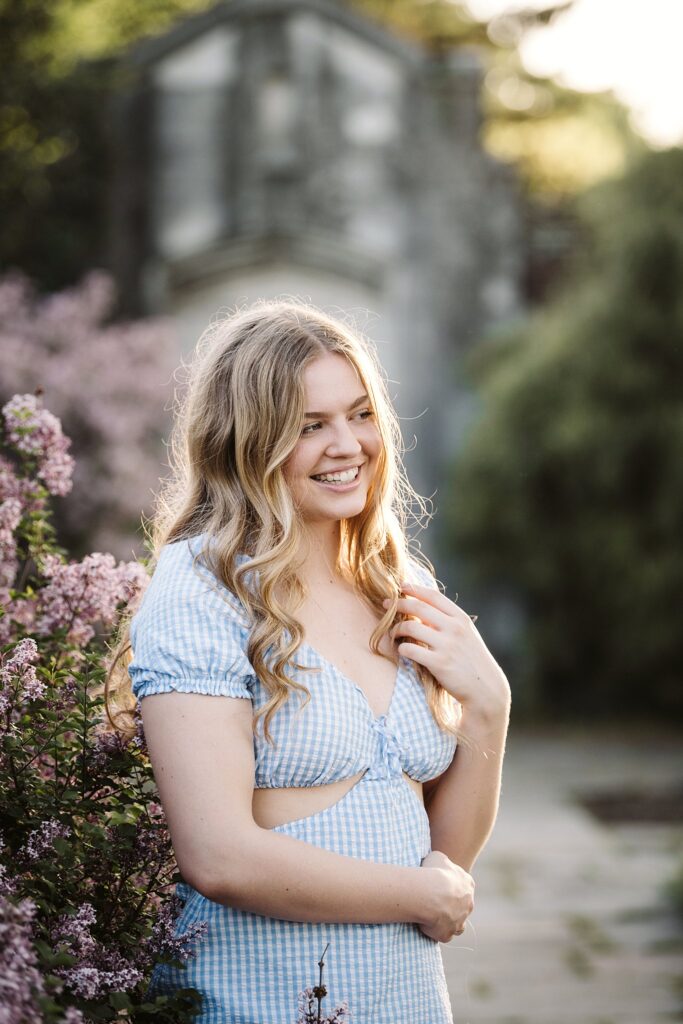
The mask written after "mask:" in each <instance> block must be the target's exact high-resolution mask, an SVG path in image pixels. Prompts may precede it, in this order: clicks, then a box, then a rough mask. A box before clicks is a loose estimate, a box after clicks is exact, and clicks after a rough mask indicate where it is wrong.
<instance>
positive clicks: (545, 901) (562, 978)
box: [441, 723, 683, 1024]
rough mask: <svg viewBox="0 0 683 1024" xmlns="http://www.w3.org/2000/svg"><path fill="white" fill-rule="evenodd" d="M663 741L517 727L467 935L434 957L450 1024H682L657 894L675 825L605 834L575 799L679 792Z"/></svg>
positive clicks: (676, 971) (681, 979)
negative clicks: (616, 792)
mask: <svg viewBox="0 0 683 1024" xmlns="http://www.w3.org/2000/svg"><path fill="white" fill-rule="evenodd" d="M680 752H681V742H680V738H678V737H676V736H675V735H673V734H666V733H664V732H663V731H662V730H661V729H654V728H647V727H643V728H642V730H641V731H640V732H639V733H636V732H635V731H634V730H633V727H630V730H629V731H628V732H625V731H621V732H619V731H613V732H611V733H610V732H607V731H606V730H604V729H602V730H599V729H590V730H588V729H579V728H573V729H572V730H552V729H548V728H545V729H544V730H542V731H541V730H533V731H532V730H529V729H516V728H515V727H514V723H513V725H512V726H511V731H510V736H509V738H508V748H507V754H506V761H505V766H504V775H503V789H502V795H501V806H500V811H499V815H498V820H497V823H496V826H495V829H494V832H493V834H492V836H491V838H490V839H489V842H488V844H487V846H486V847H485V849H484V850H483V852H482V853H481V855H480V857H479V859H478V860H477V862H476V863H475V865H474V868H473V875H474V878H475V880H476V883H477V889H476V892H475V909H474V912H473V914H472V916H471V918H470V919H469V921H468V924H467V927H466V930H465V933H464V934H463V935H462V936H461V937H459V938H454V939H453V940H452V941H451V942H450V943H449V944H448V945H444V946H442V947H441V948H442V952H443V957H444V964H445V968H446V976H447V978H448V984H449V989H450V993H451V1002H452V1005H453V1014H454V1019H455V1024H660V1022H664V1021H683V1010H682V1008H683V971H682V969H681V965H682V961H683V958H682V957H681V953H682V952H683V927H682V926H681V923H680V921H679V920H678V919H677V917H676V915H675V914H674V913H673V911H672V910H671V909H670V907H669V906H668V904H667V900H666V897H665V896H664V894H663V893H662V891H661V886H662V882H663V881H664V879H666V878H668V877H669V876H670V875H671V874H672V872H673V871H674V868H675V866H676V864H677V863H678V862H680V857H681V854H682V853H683V842H682V840H683V824H681V825H679V826H675V825H651V824H629V825H604V824H601V823H599V822H598V821H597V820H596V819H595V818H594V817H593V816H592V815H591V814H589V812H588V811H586V810H585V809H584V808H582V807H581V806H580V805H579V803H578V802H577V801H576V799H575V794H576V793H587V792H590V791H591V790H593V789H595V790H598V789H599V790H602V789H605V788H611V787H614V788H615V789H618V788H620V787H621V786H625V785H630V784H636V785H638V784H650V785H666V784H671V783H675V782H680V779H681V776H683V760H682V759H681V756H680Z"/></svg>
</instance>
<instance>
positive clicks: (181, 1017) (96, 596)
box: [0, 394, 203, 1024]
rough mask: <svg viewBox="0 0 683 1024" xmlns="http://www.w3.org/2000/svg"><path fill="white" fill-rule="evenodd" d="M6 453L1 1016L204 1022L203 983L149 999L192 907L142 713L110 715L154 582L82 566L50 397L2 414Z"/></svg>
mask: <svg viewBox="0 0 683 1024" xmlns="http://www.w3.org/2000/svg"><path fill="white" fill-rule="evenodd" d="M1 427H2V433H3V437H4V443H3V444H2V446H1V450H0V772H2V778H3V788H2V795H1V796H0V806H1V808H2V814H1V823H0V830H1V831H0V1024H18V1022H21V1024H34V1022H35V1024H39V1022H44V1024H89V1022H92V1021H102V1020H116V1021H119V1020H127V1021H135V1022H140V1024H143V1022H146V1021H150V1020H154V1021H158V1022H168V1024H171V1022H173V1024H178V1022H184V1021H189V1020H190V1019H191V1015H192V1010H193V1008H196V1006H197V1005H198V1003H199V997H198V994H197V993H196V992H194V991H193V990H192V989H190V988H188V989H186V990H183V991H181V992H179V993H177V994H176V995H174V996H166V997H164V996H157V997H156V998H155V999H152V998H149V999H148V998H147V997H146V991H147V984H148V981H149V976H150V973H151V969H152V966H153V964H154V963H155V962H156V961H157V960H161V961H166V962H173V963H177V964H178V965H179V966H182V964H183V962H184V960H185V959H186V958H187V957H189V956H192V955H193V954H194V952H195V945H196V943H197V942H201V939H202V932H203V926H202V925H201V924H199V925H197V926H195V927H193V929H191V931H189V932H186V933H184V934H182V935H180V936H177V937H176V936H175V934H174V932H175V922H176V920H177V915H178V912H179V910H180V907H181V905H182V904H181V902H180V900H179V899H178V897H177V896H176V895H175V894H174V890H175V882H176V881H178V880H179V875H178V873H177V868H176V865H175V861H174V859H173V853H172V848H171V842H170V837H169V834H168V830H167V828H166V823H165V820H164V816H163V813H162V809H161V806H160V804H159V803H158V797H157V792H156V787H155V784H154V780H153V776H152V772H151V767H150V764H149V759H148V756H147V753H146V748H145V743H144V734H143V731H142V728H141V723H140V720H139V715H137V716H136V717H135V720H136V723H137V729H136V731H135V732H133V733H132V734H131V735H130V737H129V738H126V737H125V735H122V734H120V733H117V732H113V731H111V729H110V728H109V727H108V724H107V720H106V717H105V715H104V711H103V709H104V694H103V681H104V678H105V665H106V657H107V638H108V636H109V634H110V633H111V631H112V630H113V629H114V628H115V626H116V624H117V621H118V620H119V618H120V616H122V615H123V614H128V613H132V612H133V611H134V609H135V607H136V606H137V603H138V602H139V600H140V598H141V596H142V593H143V592H144V588H145V586H146V584H147V582H148V574H147V571H146V569H145V566H144V565H143V564H142V563H140V562H137V561H135V562H119V563H117V562H116V560H115V559H114V558H113V556H112V555H110V554H102V553H99V552H96V553H94V554H91V555H88V556H86V557H85V558H83V559H82V560H81V561H70V560H69V559H68V558H67V555H66V552H65V551H64V550H63V549H62V548H60V547H59V546H58V545H57V543H56V541H55V531H54V528H53V526H52V523H51V521H50V509H49V507H48V501H49V499H50V496H51V495H55V496H60V497H61V496H64V495H65V494H67V493H68V492H69V491H70V489H71V487H72V474H73V470H74V460H73V458H72V456H71V455H70V454H69V451H68V449H69V446H70V440H69V439H68V438H66V437H65V436H64V435H63V433H62V428H61V424H60V421H59V420H58V418H57V417H56V416H54V415H53V414H52V413H50V412H48V411H47V410H46V409H44V408H42V405H41V400H40V396H39V395H37V394H25V395H24V394H17V395H14V396H13V397H11V398H10V399H9V400H8V401H7V402H6V403H5V405H4V406H3V408H2V424H1Z"/></svg>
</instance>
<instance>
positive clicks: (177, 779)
mask: <svg viewBox="0 0 683 1024" xmlns="http://www.w3.org/2000/svg"><path fill="white" fill-rule="evenodd" d="M142 715H143V723H144V728H145V735H146V739H147V745H148V749H149V752H150V757H151V760H152V766H153V768H154V774H155V778H156V782H157V786H158V788H159V793H160V796H161V801H162V804H163V807H164V811H165V813H166V818H167V821H168V824H169V829H170V832H171V838H172V841H173V848H174V851H175V854H176V859H177V862H178V866H179V868H180V871H181V874H182V876H183V878H184V879H185V880H186V881H187V882H189V884H190V885H192V886H193V887H194V888H195V889H197V890H198V891H199V892H201V893H202V894H203V895H204V896H206V897H207V898H208V899H211V900H213V901H214V902H217V903H223V904H225V905H228V906H231V907H234V908H236V909H238V910H244V911H249V912H251V913H255V914H261V915H264V916H268V917H276V918H282V919H284V920H290V921H311V922H350V923H370V924H373V923H382V922H390V921H409V922H415V923H417V924H425V925H430V924H433V923H434V921H435V920H436V918H437V917H438V916H439V914H440V913H441V912H442V907H440V906H439V903H443V902H444V899H445V900H446V901H447V900H448V899H449V898H450V899H451V900H452V901H453V903H455V901H456V899H460V900H462V899H464V897H461V896H460V894H459V891H458V892H457V893H456V889H457V887H458V885H460V884H462V882H463V879H461V878H459V877H457V876H456V875H455V871H456V870H457V869H455V868H454V867H453V868H451V871H450V875H451V877H450V878H449V879H448V884H446V879H445V878H441V879H440V880H439V881H438V882H437V879H436V878H435V875H436V872H435V871H434V870H426V869H421V868H413V867H402V866H398V865H389V864H380V863H376V862H373V861H367V860H360V859H357V858H355V857H347V856H343V855H341V854H337V853H333V852H331V851H329V850H323V849H319V848H318V847H315V846H313V845H311V844H310V843H305V842H302V841H300V840H298V839H295V838H293V837H292V836H287V835H283V834H281V833H277V832H272V831H269V830H267V829H262V828H260V827H259V826H258V825H257V824H256V823H255V822H254V819H253V815H252V795H253V789H254V781H255V771H254V753H253V739H252V731H251V718H252V706H251V702H250V701H248V700H245V699H243V698H239V697H237V698H234V697H222V696H221V697H211V696H205V695H200V694H194V693H176V692H174V693H164V694H156V695H154V696H148V697H146V698H145V699H144V700H143V701H142ZM439 873H440V874H442V875H443V874H444V872H439ZM464 877H465V876H463V878H464ZM444 886H445V887H446V890H447V891H445V890H444ZM449 887H450V888H449ZM437 889H438V891H437ZM444 941H445V940H444Z"/></svg>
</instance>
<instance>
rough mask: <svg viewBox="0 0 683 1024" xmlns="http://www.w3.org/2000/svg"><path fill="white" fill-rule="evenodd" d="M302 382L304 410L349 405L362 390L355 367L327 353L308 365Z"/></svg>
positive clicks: (332, 353)
mask: <svg viewBox="0 0 683 1024" xmlns="http://www.w3.org/2000/svg"><path fill="white" fill-rule="evenodd" d="M303 382H304V392H305V396H306V408H307V409H316V410H322V409H323V407H324V406H327V405H336V404H337V403H342V404H343V403H344V402H346V403H347V404H349V405H350V404H351V403H352V402H353V401H355V399H357V398H359V397H360V396H361V394H362V393H363V392H364V391H365V386H364V384H363V381H362V380H361V377H360V374H359V373H358V370H357V369H356V367H355V366H354V365H353V363H351V362H350V360H348V359H347V358H346V357H345V356H343V355H341V354H339V353H338V352H326V353H325V355H322V356H319V357H318V358H316V359H314V360H313V362H311V363H309V364H308V366H307V367H306V369H305V370H304V377H303ZM311 403H313V404H311ZM321 403H322V404H321Z"/></svg>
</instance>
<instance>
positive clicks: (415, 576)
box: [406, 552, 439, 590]
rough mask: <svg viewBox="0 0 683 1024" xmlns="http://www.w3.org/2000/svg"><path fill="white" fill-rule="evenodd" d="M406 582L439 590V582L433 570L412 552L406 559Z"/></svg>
mask: <svg viewBox="0 0 683 1024" xmlns="http://www.w3.org/2000/svg"><path fill="white" fill-rule="evenodd" d="M406 582H407V583H416V584H417V585H418V586H422V587H431V588H432V590H439V584H438V582H437V580H436V577H435V576H434V573H433V572H432V570H431V569H430V568H428V567H427V566H426V565H424V564H423V562H422V561H420V559H418V558H417V557H416V556H415V555H413V554H412V553H410V552H409V553H408V556H407V559H406Z"/></svg>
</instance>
